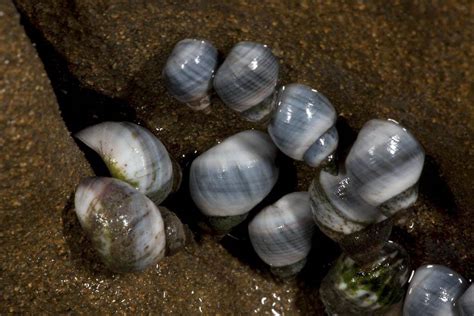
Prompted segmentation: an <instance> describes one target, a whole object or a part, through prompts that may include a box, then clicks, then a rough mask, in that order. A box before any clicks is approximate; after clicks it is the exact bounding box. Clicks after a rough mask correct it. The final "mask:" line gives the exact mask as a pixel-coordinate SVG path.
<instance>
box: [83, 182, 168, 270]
mask: <svg viewBox="0 0 474 316" xmlns="http://www.w3.org/2000/svg"><path fill="white" fill-rule="evenodd" d="M74 204H75V210H76V214H77V217H78V219H79V222H80V223H81V226H82V228H83V229H84V231H85V232H86V234H87V235H88V236H89V238H90V239H91V241H92V244H93V246H94V248H95V249H96V250H97V252H98V254H99V255H100V258H101V259H102V261H103V262H104V263H105V265H106V266H107V267H108V268H109V269H111V270H112V271H115V272H128V271H139V270H143V269H145V268H146V267H148V266H150V265H151V264H154V263H156V262H157V261H158V260H160V259H161V258H162V257H163V256H164V255H165V245H166V240H165V238H166V237H165V228H164V224H163V219H162V217H161V214H160V211H159V209H158V208H157V207H156V206H155V204H153V202H152V201H151V200H150V199H148V198H147V197H146V196H145V195H143V194H142V193H140V192H138V191H137V190H136V189H134V188H133V187H131V186H130V185H129V184H127V183H125V182H123V181H120V180H117V179H114V178H99V177H94V178H85V179H83V180H82V181H81V182H80V184H79V185H78V187H77V189H76V194H75V199H74Z"/></svg>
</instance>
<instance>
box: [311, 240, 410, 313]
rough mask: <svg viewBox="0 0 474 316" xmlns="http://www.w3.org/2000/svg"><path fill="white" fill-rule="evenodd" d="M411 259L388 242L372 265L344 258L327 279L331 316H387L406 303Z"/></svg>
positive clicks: (325, 289) (325, 298)
mask: <svg viewBox="0 0 474 316" xmlns="http://www.w3.org/2000/svg"><path fill="white" fill-rule="evenodd" d="M408 265H409V258H408V255H407V253H406V251H405V250H404V249H403V248H401V247H400V246H399V245H397V244H395V243H392V242H387V243H386V244H385V246H384V248H383V249H382V250H381V251H380V253H379V254H378V256H377V257H376V258H375V259H374V260H373V261H371V262H370V263H368V264H365V265H358V264H357V263H356V262H355V261H354V260H352V259H351V258H350V257H348V256H347V255H345V254H343V255H342V256H341V257H340V258H339V259H338V260H337V262H336V264H335V265H334V266H333V268H332V269H331V270H330V271H329V273H328V275H327V276H326V277H325V278H324V280H323V282H322V283H321V287H320V290H319V292H320V295H321V300H322V301H323V303H324V305H325V307H326V312H327V313H328V314H329V315H374V314H375V315H386V313H387V312H388V311H391V310H392V309H394V308H395V306H396V305H397V304H398V303H399V302H401V301H402V299H403V296H404V294H405V285H406V283H407V281H408V276H409V267H408Z"/></svg>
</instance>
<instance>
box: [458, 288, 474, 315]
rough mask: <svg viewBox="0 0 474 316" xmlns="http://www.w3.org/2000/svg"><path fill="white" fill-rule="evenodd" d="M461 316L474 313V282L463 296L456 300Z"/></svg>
mask: <svg viewBox="0 0 474 316" xmlns="http://www.w3.org/2000/svg"><path fill="white" fill-rule="evenodd" d="M456 305H457V307H458V311H459V315H460V316H472V315H474V284H471V286H469V288H468V289H467V290H466V291H465V292H464V294H463V295H462V296H461V298H460V299H459V300H458V301H457V302H456Z"/></svg>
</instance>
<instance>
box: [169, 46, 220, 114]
mask: <svg viewBox="0 0 474 316" xmlns="http://www.w3.org/2000/svg"><path fill="white" fill-rule="evenodd" d="M217 58H218V52H217V49H216V48H215V47H214V46H213V45H212V44H211V43H210V42H208V41H205V40H199V39H184V40H182V41H179V42H178V43H177V44H176V46H175V47H174V48H173V51H172V52H171V55H170V56H169V58H168V60H167V61H166V64H165V67H164V69H163V79H164V82H165V86H166V88H167V89H168V92H169V93H170V94H171V95H172V96H173V97H175V98H176V99H177V100H178V101H180V102H183V103H186V104H187V105H188V106H189V107H191V108H192V109H195V110H204V109H206V108H207V107H208V106H209V105H210V91H211V89H212V80H213V78H214V73H215V71H216V69H217V63H218V60H217Z"/></svg>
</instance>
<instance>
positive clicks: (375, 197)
mask: <svg viewBox="0 0 474 316" xmlns="http://www.w3.org/2000/svg"><path fill="white" fill-rule="evenodd" d="M424 157H425V155H424V151H423V148H422V147H421V145H420V144H419V143H418V141H417V140H416V139H415V137H413V135H412V134H411V133H409V132H408V131H407V130H406V129H405V128H403V127H402V126H400V125H399V124H397V123H395V122H393V121H383V120H371V121H369V122H368V123H366V124H365V125H364V127H363V128H362V130H361V131H360V133H359V136H358V137H357V140H356V142H355V143H354V145H353V146H352V148H351V151H350V152H349V155H348V156H347V159H346V161H345V171H343V172H341V173H339V174H338V175H336V176H334V175H331V174H329V173H327V172H324V171H323V172H321V174H320V176H319V179H315V181H313V186H314V188H313V189H312V190H311V192H312V209H313V215H314V217H315V220H316V222H317V223H318V225H319V226H324V228H326V229H330V230H332V231H335V232H338V233H343V234H351V233H354V232H357V231H360V230H362V229H364V228H365V227H367V226H368V225H370V224H373V223H377V222H381V221H383V220H385V219H387V218H389V217H390V216H391V215H392V214H394V213H395V212H397V211H399V210H400V209H403V208H407V207H408V206H410V205H411V204H413V203H414V202H415V201H416V198H417V192H418V191H417V189H416V185H417V182H418V179H419V177H420V175H421V171H422V169H423V163H424Z"/></svg>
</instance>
